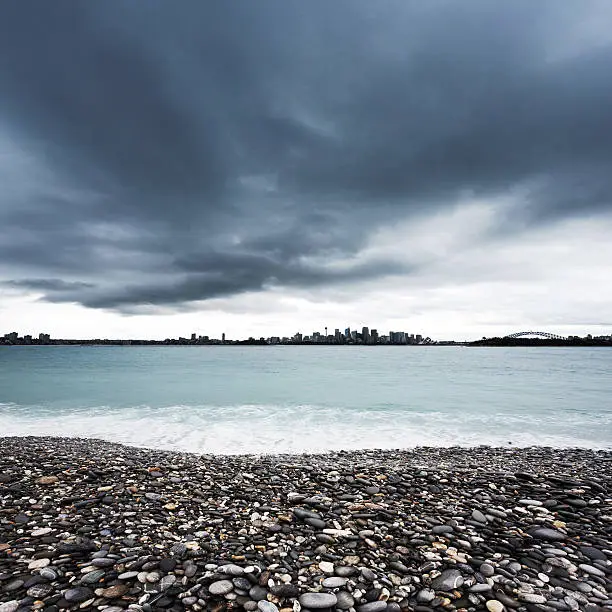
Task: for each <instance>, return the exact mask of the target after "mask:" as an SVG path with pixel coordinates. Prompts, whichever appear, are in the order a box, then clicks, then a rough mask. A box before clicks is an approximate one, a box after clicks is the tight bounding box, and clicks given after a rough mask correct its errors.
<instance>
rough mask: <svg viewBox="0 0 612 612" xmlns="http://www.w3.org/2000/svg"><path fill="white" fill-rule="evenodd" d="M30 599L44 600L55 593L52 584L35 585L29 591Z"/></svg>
mask: <svg viewBox="0 0 612 612" xmlns="http://www.w3.org/2000/svg"><path fill="white" fill-rule="evenodd" d="M26 592H27V595H28V597H33V598H34V599H44V598H45V597H48V596H49V595H51V593H52V592H53V587H52V586H51V585H50V584H35V585H34V586H31V587H30V588H29V589H28V590H27V591H26Z"/></svg>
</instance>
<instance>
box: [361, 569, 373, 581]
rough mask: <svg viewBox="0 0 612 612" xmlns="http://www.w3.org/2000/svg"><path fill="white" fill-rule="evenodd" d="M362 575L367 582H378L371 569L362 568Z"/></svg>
mask: <svg viewBox="0 0 612 612" xmlns="http://www.w3.org/2000/svg"><path fill="white" fill-rule="evenodd" d="M361 575H362V576H363V578H364V580H366V581H367V582H374V581H375V580H376V574H375V573H374V572H373V571H372V570H371V569H370V568H369V567H362V568H361Z"/></svg>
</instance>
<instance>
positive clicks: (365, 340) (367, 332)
mask: <svg viewBox="0 0 612 612" xmlns="http://www.w3.org/2000/svg"><path fill="white" fill-rule="evenodd" d="M361 339H362V340H363V343H364V344H370V330H369V329H368V328H367V327H364V328H362V330H361Z"/></svg>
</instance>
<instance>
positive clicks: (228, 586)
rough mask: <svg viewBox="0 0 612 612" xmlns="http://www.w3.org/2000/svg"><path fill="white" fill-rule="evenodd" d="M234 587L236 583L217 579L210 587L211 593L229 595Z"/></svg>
mask: <svg viewBox="0 0 612 612" xmlns="http://www.w3.org/2000/svg"><path fill="white" fill-rule="evenodd" d="M233 589H234V585H233V584H232V583H231V582H230V581H229V580H217V582H213V583H212V584H211V585H209V587H208V592H209V593H210V594H211V595H227V593H230V592H231V591H232V590H233Z"/></svg>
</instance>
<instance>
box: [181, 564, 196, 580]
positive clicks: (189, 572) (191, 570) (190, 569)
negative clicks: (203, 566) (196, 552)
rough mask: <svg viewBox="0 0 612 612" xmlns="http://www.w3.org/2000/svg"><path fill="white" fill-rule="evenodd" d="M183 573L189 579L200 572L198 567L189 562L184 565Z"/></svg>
mask: <svg viewBox="0 0 612 612" xmlns="http://www.w3.org/2000/svg"><path fill="white" fill-rule="evenodd" d="M183 572H185V576H187V578H193V576H195V575H196V573H197V572H198V566H197V565H196V564H195V563H193V562H191V561H187V562H185V563H183Z"/></svg>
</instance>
